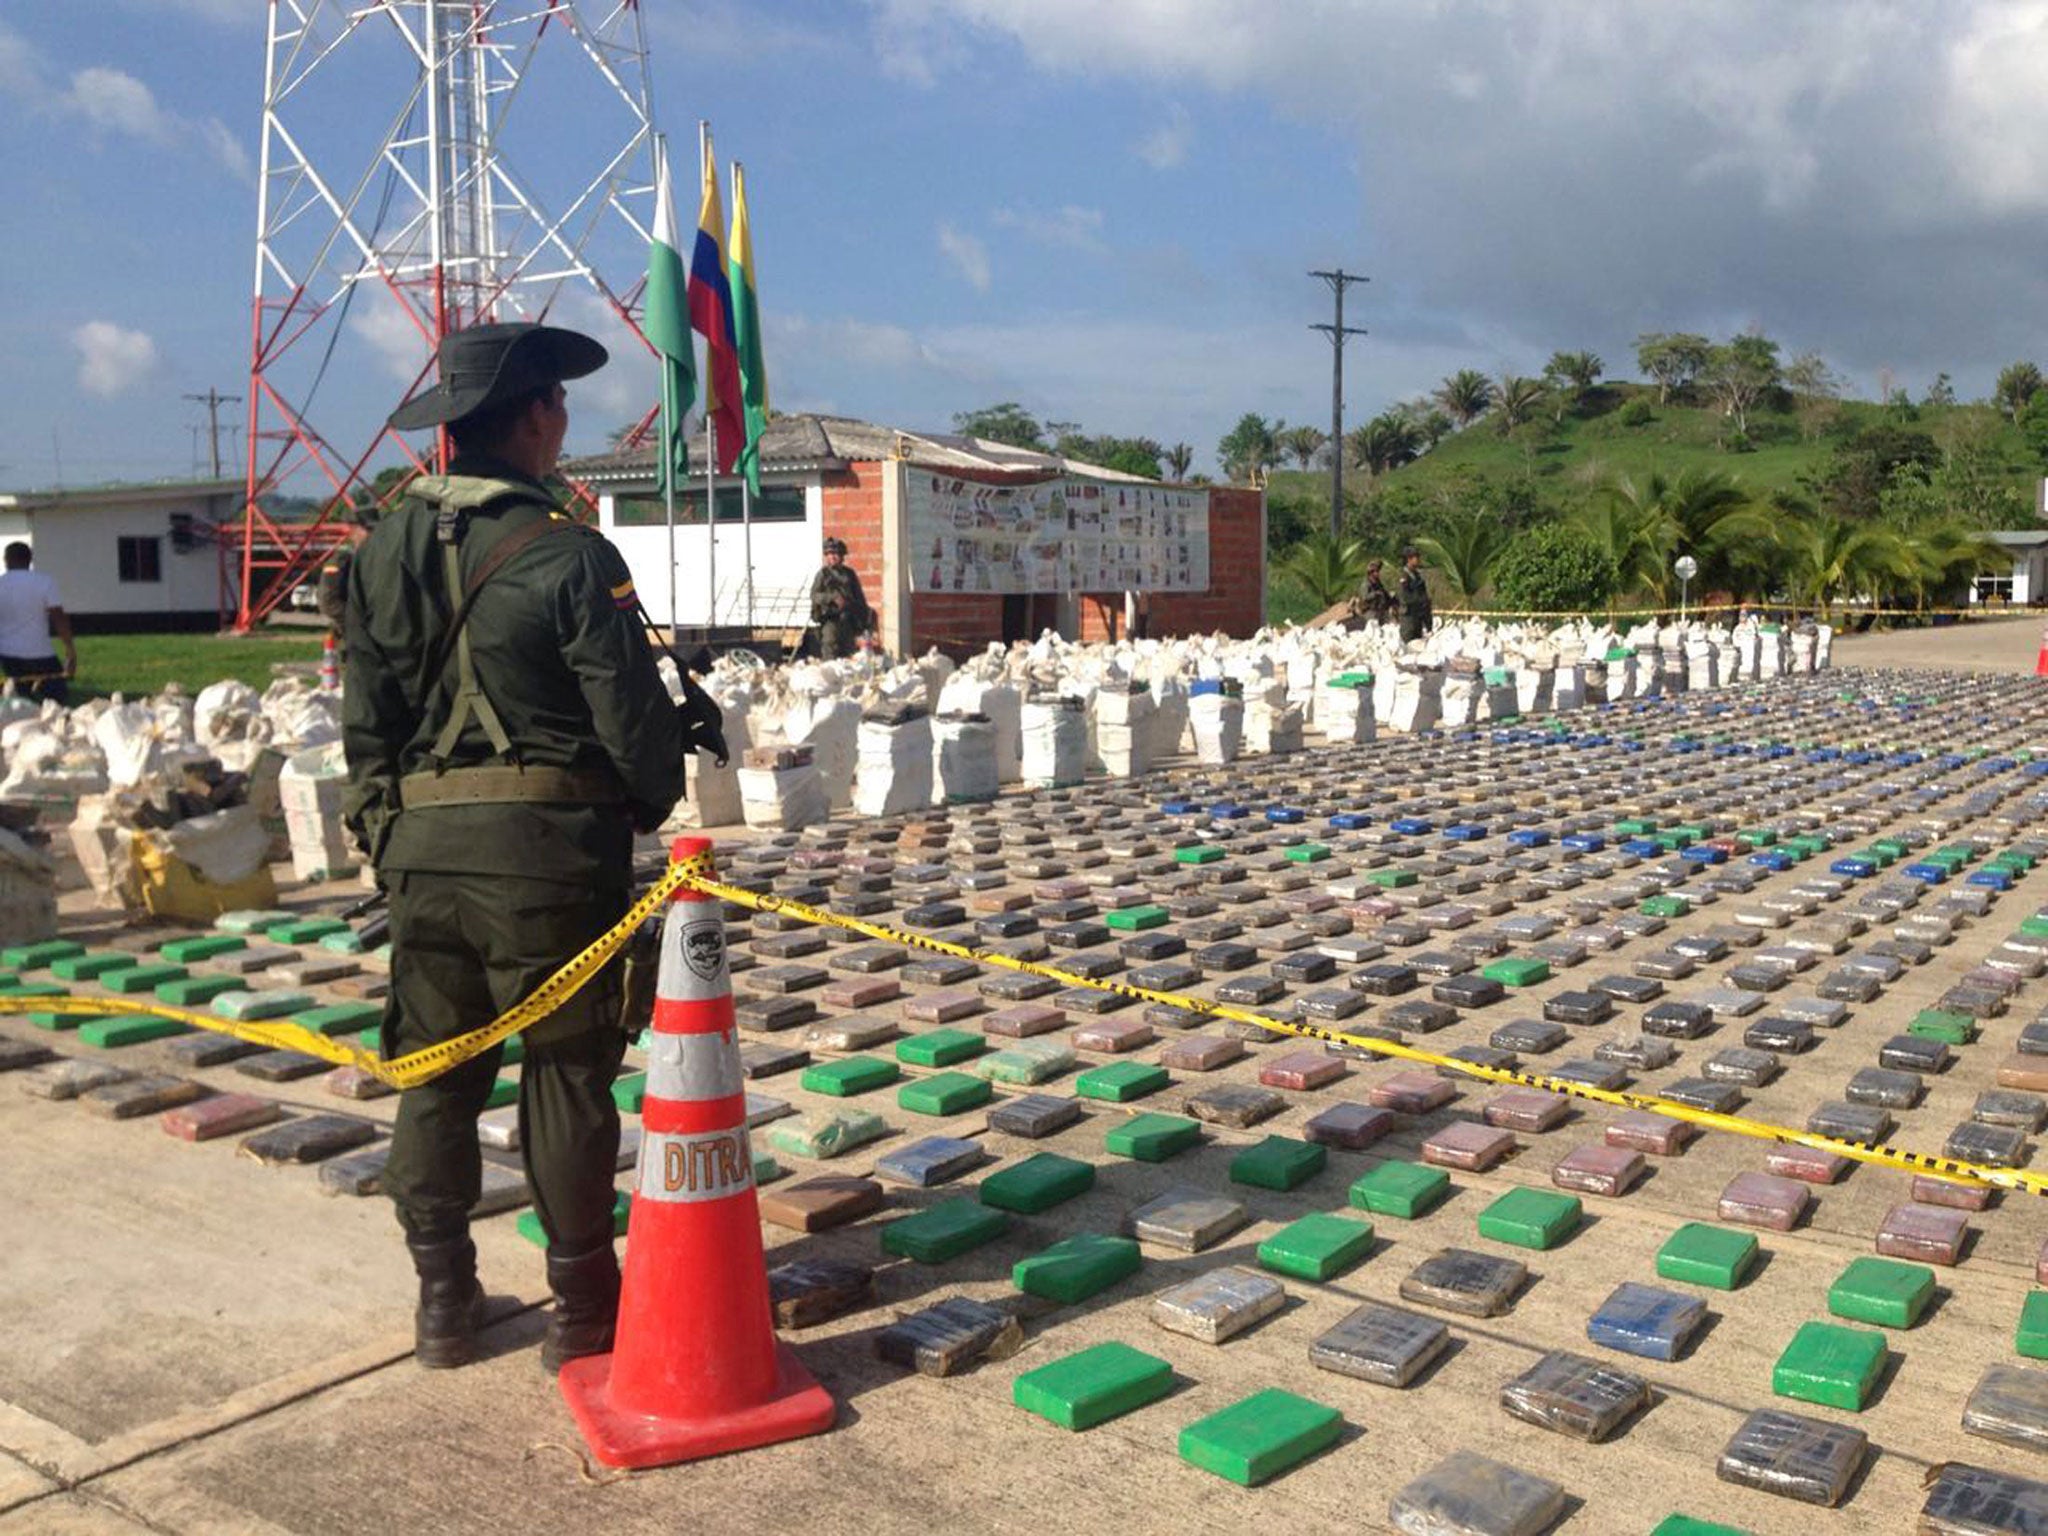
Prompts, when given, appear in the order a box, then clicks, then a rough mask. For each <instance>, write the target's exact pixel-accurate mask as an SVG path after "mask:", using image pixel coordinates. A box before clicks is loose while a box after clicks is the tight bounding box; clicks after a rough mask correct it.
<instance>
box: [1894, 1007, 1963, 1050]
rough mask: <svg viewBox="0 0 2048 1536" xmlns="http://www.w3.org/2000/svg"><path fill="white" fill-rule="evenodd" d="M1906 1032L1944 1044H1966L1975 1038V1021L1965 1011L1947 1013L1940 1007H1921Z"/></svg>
mask: <svg viewBox="0 0 2048 1536" xmlns="http://www.w3.org/2000/svg"><path fill="white" fill-rule="evenodd" d="M1906 1033H1907V1034H1909V1035H1918V1036H1919V1037H1920V1038H1921V1039H1923V1040H1939V1041H1941V1042H1942V1043H1943V1044H1944V1045H1968V1044H1969V1043H1970V1042H1971V1041H1972V1040H1975V1039H1976V1038H1977V1021H1976V1020H1975V1019H1973V1018H1971V1017H1970V1016H1969V1015H1968V1014H1967V1013H1949V1012H1947V1011H1945V1010H1943V1009H1940V1008H1922V1009H1921V1010H1920V1011H1919V1012H1918V1013H1916V1014H1915V1015H1913V1022H1912V1023H1910V1024H1908V1025H1907V1026H1906Z"/></svg>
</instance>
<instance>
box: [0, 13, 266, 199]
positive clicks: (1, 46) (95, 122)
mask: <svg viewBox="0 0 2048 1536" xmlns="http://www.w3.org/2000/svg"><path fill="white" fill-rule="evenodd" d="M229 3H233V4H237V5H238V4H239V3H240V0H222V7H221V9H222V12H223V15H225V12H226V7H227V5H228V4H229ZM195 8H203V0H197V3H195ZM0 99H5V100H9V101H12V102H13V103H15V104H16V105H18V106H19V107H21V108H23V109H24V110H26V111H28V112H30V113H32V114H34V115H36V116H39V117H48V118H55V119H58V120H60V121H64V120H68V121H71V122H80V123H83V124H84V125H85V126H86V127H87V128H89V129H91V130H92V131H93V132H94V133H96V134H98V135H101V136H104V137H108V138H119V139H132V140H139V141H140V142H142V143H145V144H150V145H153V146H156V147H157V148H161V149H171V150H176V149H190V148H197V149H199V150H201V151H203V152H204V153H205V154H206V155H207V156H209V157H210V158H212V159H213V160H214V161H216V162H217V163H218V164H219V165H220V166H221V167H222V168H223V169H224V170H226V171H227V172H228V174H229V175H231V176H234V177H236V178H237V179H238V180H242V181H247V180H248V179H249V178H250V176H251V175H252V174H253V171H252V167H251V164H250V160H249V153H248V151H247V150H246V149H244V148H243V147H242V143H241V141H240V140H239V139H237V138H236V137H235V135H234V133H233V131H232V130H230V129H229V128H228V126H227V125H226V124H225V123H223V122H222V121H221V120H220V119H219V118H217V117H187V116H184V115H182V114H180V113H177V112H173V111H171V110H170V109H169V108H167V107H165V106H164V105H163V103H161V102H160V101H158V100H157V98H156V93H155V92H154V91H152V90H151V89H150V88H149V86H148V84H147V83H145V82H144V81H142V80H139V79H137V78H136V77H135V76H134V75H131V74H129V73H128V72H127V71H126V70H121V69H112V68H109V67H107V66H106V65H101V64H91V65H87V66H86V67H85V68H83V69H80V70H76V71H74V72H73V74H72V76H71V78H70V80H69V81H67V82H65V83H63V84H61V85H60V84H59V83H58V80H57V75H56V73H55V71H54V70H53V69H52V67H51V65H50V62H49V61H48V60H47V59H46V58H44V57H43V55H42V54H41V53H39V52H38V51H37V50H36V48H35V45H34V44H32V43H30V42H29V41H28V40H27V39H26V38H24V37H22V36H21V35H20V34H19V33H17V32H13V31H10V30H9V29H8V28H7V27H6V26H4V25H0Z"/></svg>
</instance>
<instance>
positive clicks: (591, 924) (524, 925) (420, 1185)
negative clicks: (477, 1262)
mask: <svg viewBox="0 0 2048 1536" xmlns="http://www.w3.org/2000/svg"><path fill="white" fill-rule="evenodd" d="M388 883H389V888H390V893H391V991H390V994H389V996H388V999H387V1001H386V1004H385V1012H384V1053H385V1055H386V1056H387V1057H388V1056H399V1055H404V1054H405V1053H406V1052H408V1051H415V1050H418V1049H420V1048H421V1047H423V1046H428V1045H432V1044H435V1043H436V1042H438V1041H442V1040H447V1039H450V1038H452V1037H454V1036H456V1035H460V1034H464V1033H466V1032H467V1031H469V1030H472V1029H475V1028H477V1027H479V1026H480V1025H484V1024H488V1023H490V1021H491V1020H492V1019H494V1018H496V1017H497V1016H498V1015H499V1014H501V1013H503V1012H504V1011H505V1010H506V1009H508V1008H510V1007H511V1006H512V1005H513V1004H515V1003H518V1002H521V1001H523V1000H524V999H525V998H526V997H527V996H528V995H530V994H531V993H532V992H533V990H534V989H535V988H536V987H537V986H539V984H540V983H541V982H542V981H544V980H546V979H547V978H548V977H549V976H551V975H553V974H554V973H555V972H556V971H557V970H559V969H560V968H561V967H562V965H563V963H564V962H566V961H567V960H569V959H570V958H571V957H573V956H574V955H575V954H576V953H577V952H578V951H580V950H582V949H583V948H584V947H585V946H586V945H588V944H589V943H590V942H591V941H592V940H594V939H596V938H597V937H598V936H599V935H600V934H602V933H604V932H605V931H606V930H607V929H609V928H610V927H611V926H612V925H613V924H614V923H616V922H617V921H618V920H619V918H620V917H622V916H623V915H624V914H625V911H626V908H627V907H628V906H629V905H630V899H629V894H628V890H627V887H626V886H625V885H624V884H623V883H621V884H619V885H618V886H617V887H616V888H608V889H607V888H597V889H594V888H592V887H590V886H584V885H569V884H564V883H562V882H560V881H552V880H534V879H527V878H521V877H515V876H505V875H456V874H427V873H415V872H398V873H394V874H393V875H391V876H390V879H389V882H388ZM621 976H622V972H621V966H620V964H619V962H618V961H617V960H614V961H613V962H612V963H611V964H609V965H607V966H606V967H605V968H604V970H603V971H601V972H600V973H599V974H598V975H597V976H595V977H593V978H592V979H591V980H590V981H589V982H588V983H586V984H585V985H584V987H583V988H582V990H581V991H579V992H578V993H577V994H576V995H575V996H574V997H573V998H571V999H570V1000H569V1001H568V1002H567V1003H565V1004H563V1006H562V1007H561V1008H559V1009H557V1010H556V1011H555V1012H554V1013H552V1014H550V1015H549V1016H548V1017H547V1018H545V1019H543V1020H542V1021H541V1022H540V1023H538V1024H536V1025H534V1026H533V1028H531V1029H530V1030H528V1031H527V1032H526V1035H525V1042H526V1045H525V1056H524V1058H523V1060H522V1062H521V1065H520V1071H519V1145H520V1151H521V1154H522V1156H523V1157H524V1159H525V1163H526V1174H527V1182H528V1184H529V1186H530V1188H531V1190H532V1194H533V1208H534V1211H535V1212H536V1213H537V1214H538V1216H539V1217H540V1224H541V1228H542V1230H543V1231H544V1232H545V1233H546V1234H547V1238H548V1245H549V1247H550V1249H551V1250H553V1251H555V1252H558V1253H572V1254H573V1253H584V1252H588V1251H590V1250H591V1249H593V1248H597V1247H601V1246H603V1245H605V1244H607V1243H609V1242H610V1241H611V1236H612V1199H613V1195H612V1178H613V1174H614V1172H615V1169H616V1166H617V1160H618V1148H619V1110H618V1105H617V1103H616V1102H615V1101H614V1100H613V1098H612V1082H613V1079H614V1078H616V1077H617V1076H618V1072H619V1063H620V1061H621V1060H622V1059H623V1057H624V1055H625V1049H626V1037H625V1032H624V1029H623V1027H622V1026H621V1023H620V1019H619V1006H620V999H621V991H622V985H623V983H622V979H621ZM503 1057H504V1048H503V1047H502V1046H494V1047H492V1048H491V1049H490V1050H488V1051H486V1052H484V1053H483V1054H482V1055H481V1056H478V1057H476V1058H475V1059H473V1060H471V1061H468V1062H465V1063H464V1064H463V1065H461V1066H459V1067H457V1068H455V1069H454V1070H453V1071H450V1072H444V1073H442V1074H441V1075H440V1076H439V1077H436V1078H434V1079H433V1080H432V1081H430V1082H427V1083H423V1084H421V1085H420V1086H419V1087H417V1088H408V1089H406V1090H405V1091H404V1092H403V1093H402V1094H401V1095H400V1097H399V1101H398V1123H397V1125H396V1126H395V1128H394V1129H393V1131H392V1135H391V1157H390V1160H389V1161H388V1162H387V1163H386V1165H385V1170H384V1187H385V1190H386V1192H387V1193H388V1194H389V1195H390V1196H391V1198H392V1200H393V1202H394V1203H395V1204H396V1206H397V1208H398V1221H399V1225H400V1226H402V1227H404V1228H405V1230H406V1233H407V1235H408V1236H410V1237H413V1238H416V1239H419V1240H421V1241H425V1242H435V1241H440V1240H444V1239H447V1238H451V1237H456V1236H459V1235H461V1234H462V1233H463V1232H465V1231H467V1230H468V1226H469V1212H470V1208H471V1207H472V1206H474V1205H475V1204H476V1201H477V1196H478V1194H479V1193H480V1191H481V1188H482V1180H483V1157H482V1151H481V1149H480V1147H479V1146H478V1143H477V1116H478V1115H479V1114H481V1113H482V1112H483V1108H484V1102H485V1100H486V1099H487V1098H488V1096H489V1095H490V1092H491V1088H492V1085H493V1084H494V1083H495V1082H496V1081H497V1076H498V1068H499V1066H500V1065H501V1063H502V1060H503Z"/></svg>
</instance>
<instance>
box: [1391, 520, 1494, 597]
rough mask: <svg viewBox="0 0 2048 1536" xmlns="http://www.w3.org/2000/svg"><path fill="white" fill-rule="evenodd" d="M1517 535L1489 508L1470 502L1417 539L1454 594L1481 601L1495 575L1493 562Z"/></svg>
mask: <svg viewBox="0 0 2048 1536" xmlns="http://www.w3.org/2000/svg"><path fill="white" fill-rule="evenodd" d="M1513 536H1514V531H1513V528H1512V527H1511V525H1509V524H1508V523H1506V522H1504V521H1502V519H1501V518H1500V517H1499V515H1498V514H1496V513H1495V512H1493V511H1491V510H1489V509H1488V508H1486V507H1481V506H1475V505H1468V506H1465V507H1461V508H1459V509H1458V510H1457V511H1455V512H1453V513H1451V514H1449V515H1448V516H1446V517H1443V518H1440V519H1439V520H1438V521H1437V523H1436V526H1435V527H1434V528H1432V529H1431V530H1430V531H1429V532H1428V533H1425V534H1422V535H1420V536H1419V537H1417V539H1416V540H1415V547H1416V548H1417V549H1419V550H1421V551H1422V558H1423V559H1424V560H1426V561H1428V562H1429V564H1430V565H1431V566H1432V567H1433V568H1434V569H1435V571H1436V572H1437V574H1438V576H1439V577H1440V578H1441V579H1442V580H1443V582H1444V584H1445V585H1446V586H1447V587H1449V588H1450V591H1451V594H1452V596H1454V597H1458V598H1461V599H1463V600H1464V601H1466V602H1468V603H1469V602H1475V601H1477V599H1478V597H1479V594H1480V593H1481V592H1483V591H1485V590H1486V584H1487V583H1488V582H1489V581H1490V580H1491V579H1492V577H1493V564H1494V562H1495V561H1496V560H1498V559H1499V558H1500V554H1501V551H1502V550H1504V549H1506V548H1507V545H1508V540H1509V539H1510V538H1512V537H1513Z"/></svg>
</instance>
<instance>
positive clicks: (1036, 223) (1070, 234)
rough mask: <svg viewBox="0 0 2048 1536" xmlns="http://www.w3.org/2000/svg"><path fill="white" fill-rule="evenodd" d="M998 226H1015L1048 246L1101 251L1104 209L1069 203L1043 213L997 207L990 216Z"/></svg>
mask: <svg viewBox="0 0 2048 1536" xmlns="http://www.w3.org/2000/svg"><path fill="white" fill-rule="evenodd" d="M989 221H990V222H991V223H993V224H994V225H995V226H996V227H997V228H998V229H1014V230H1016V231H1017V232H1018V233H1019V234H1021V235H1025V236H1027V237H1029V238H1030V239H1033V240H1037V241H1039V242H1040V243H1042V244H1045V245H1061V246H1066V247H1069V248H1070V249H1073V250H1077V251H1101V250H1103V249H1105V247H1104V245H1103V242H1102V222H1103V220H1102V210H1101V209H1100V208H1082V207H1078V206H1076V205H1075V204H1073V203H1068V204H1066V205H1065V206H1063V207H1062V208H1060V210H1059V211H1058V212H1057V213H1040V212H1037V211H1036V210H1035V209H1030V208H998V209H997V210H996V211H995V212H994V213H993V214H991V215H990V216H989Z"/></svg>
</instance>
